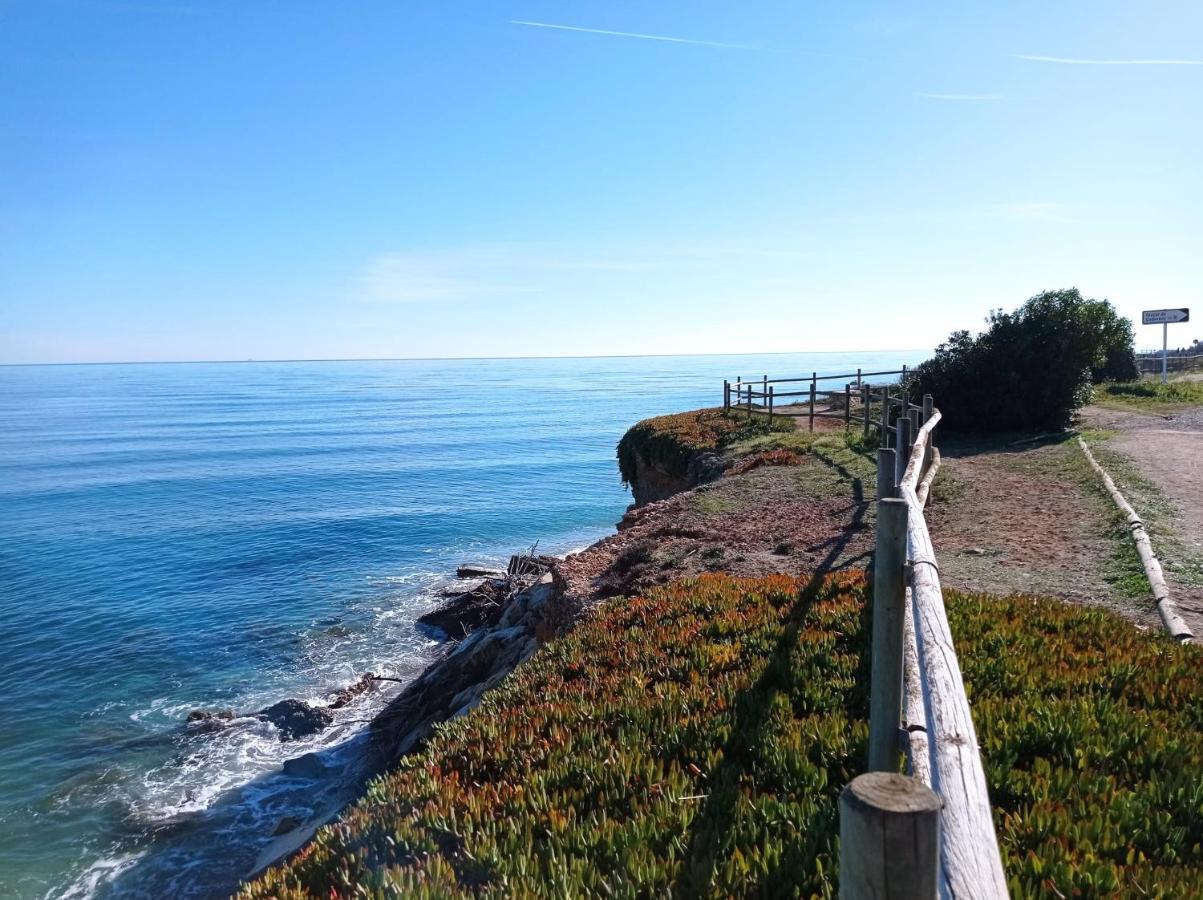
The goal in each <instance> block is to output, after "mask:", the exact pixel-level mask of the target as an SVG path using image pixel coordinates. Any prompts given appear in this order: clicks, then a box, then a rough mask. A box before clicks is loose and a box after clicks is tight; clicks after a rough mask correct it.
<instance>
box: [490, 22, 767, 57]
mask: <svg viewBox="0 0 1203 900" xmlns="http://www.w3.org/2000/svg"><path fill="white" fill-rule="evenodd" d="M510 24H511V25H523V26H525V27H527V28H551V29H554V30H556V31H576V32H579V33H581V34H604V35H607V36H609V37H624V38H636V39H638V40H641V41H664V42H666V43H669V44H696V45H697V46H700V47H720V48H722V49H724V50H754V49H756V48H755V47H752V46H750V45H748V44H725V43H722V42H721V41H696V40H693V39H691V38H682V37H669V36H667V35H663V34H640V33H639V32H636V31H609V30H607V29H605V28H582V27H581V26H579V25H556V24H553V23H551V22H530V21H527V20H525V19H510Z"/></svg>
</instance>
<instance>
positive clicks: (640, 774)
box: [243, 573, 1203, 900]
mask: <svg viewBox="0 0 1203 900" xmlns="http://www.w3.org/2000/svg"><path fill="white" fill-rule="evenodd" d="M865 593H866V587H865V581H864V578H863V576H862V575H860V574H858V573H848V574H842V575H838V576H832V577H829V578H826V579H819V580H814V581H807V580H805V579H793V578H787V577H784V576H777V577H770V578H763V579H745V580H740V579H732V578H730V577H728V576H725V575H706V576H702V577H701V578H698V579H697V580H694V581H686V582H678V583H675V584H670V585H666V586H665V587H663V588H657V589H656V590H653V591H651V592H650V593H649V594H648V596H646V597H643V598H636V599H633V600H623V601H616V602H611V603H609V604H606V605H605V606H603V607H602V609H601V610H600V611H599V612H598V613H597V614H596V615H595V616H594V617H593V618H592V619H590V620H589V621H587V622H585V623H583V624H582V625H581V626H580V627H579V628H578V629H577V630H576V631H574V632H573V633H572V634H571V635H569V636H568V637H567V638H565V639H563V640H561V641H558V642H554V643H552V644H549V645H547V646H545V647H544V648H543V649H542V650H541V651H540V652H539V653H538V654H537V655H536V656H535V657H534V658H532V659H531V660H530V661H529V662H527V663H526V664H524V665H523V666H521V667H520V668H519V669H518V670H517V671H516V672H515V673H514V675H513V676H512V677H511V678H510V679H509V680H508V681H507V682H506V683H504V684H503V685H502V686H501V687H499V688H498V689H497V690H495V691H494V692H492V693H490V694H488V695H486V697H485V699H484V700H483V701H482V704H481V706H480V707H479V708H478V709H476V710H475V711H473V712H472V713H470V714H469V715H467V716H465V717H463V718H462V719H459V720H456V721H454V722H451V723H448V724H446V725H444V726H442V727H441V728H440V729H439V731H438V733H437V735H436V736H435V737H434V738H433V739H432V740H431V742H430V743H429V745H428V746H427V747H426V749H425V750H424V751H422V752H421V753H418V754H416V755H413V756H411V757H407V758H405V759H403V760H402V761H401V762H400V763H399V764H398V766H397V768H396V770H395V771H394V772H392V773H390V774H388V775H386V776H384V777H382V778H380V779H378V780H377V781H375V782H374V783H373V784H372V785H371V786H370V788H369V790H368V792H367V795H366V797H365V798H364V799H363V800H361V801H360V802H359V803H358V804H356V805H355V806H354V807H352V808H351V809H349V810H347V811H346V812H345V813H344V814H343V816H342V817H341V818H340V819H339V820H338V821H337V822H336V823H335V824H334V825H331V826H328V827H326V828H323V829H322V830H321V831H320V832H319V833H318V836H317V837H316V839H315V840H314V841H313V842H312V843H311V844H310V845H309V846H308V847H307V848H305V849H304V850H302V851H301V852H300V853H299V854H298V855H297V856H296V857H295V858H293V859H292V860H290V861H289V862H287V863H285V864H283V865H282V866H279V867H276V868H274V869H272V870H270V871H269V872H268V873H266V874H265V875H264V876H263V877H262V878H260V879H259V880H258V881H256V882H255V883H253V884H252V885H250V886H248V887H247V888H246V889H245V890H244V894H243V895H244V896H245V897H247V898H267V897H274V898H280V900H287V898H316V897H352V896H354V897H385V896H388V897H393V896H406V897H408V896H415V897H423V896H451V895H483V896H498V897H500V896H509V895H511V894H515V893H520V894H523V895H526V896H534V897H541V896H589V895H594V896H599V895H606V896H613V895H617V896H637V895H638V896H659V895H665V894H668V893H676V894H678V895H682V896H748V895H753V894H764V895H768V896H817V897H832V896H835V895H836V892H837V891H838V886H837V884H836V877H837V875H838V808H837V798H838V795H839V791H840V789H841V788H842V787H843V785H844V784H846V783H847V782H848V781H849V780H851V778H853V777H854V776H855V775H857V774H858V773H859V772H860V771H861V767H862V761H863V759H864V755H865V749H866V747H865V745H866V739H867V726H866V724H865V718H866V714H867V704H868V695H867V692H866V686H867V684H868V664H869V663H868V652H867V651H868V635H869V633H870V631H871V626H870V623H869V621H868V618H867V616H866V615H865V605H864V603H865ZM946 599H947V603H948V610H949V619H950V623H951V625H952V629H953V634H954V637H955V639H956V642H957V647H958V652H959V655H960V662H961V667H962V670H963V672H964V675H965V682H966V687H967V690H968V692H969V695H970V699H971V702H972V704H973V711H974V721H975V724H976V726H977V732H978V738H979V741H980V743H981V746H982V754H983V759H984V762H985V767H986V777H987V780H988V782H989V786H990V791H991V797H992V800H993V803H994V806H995V821H996V826H997V832H998V838H999V844H1000V847H1001V850H1002V854H1003V862H1004V868H1005V870H1006V873H1007V877H1008V880H1009V882H1010V887H1011V892H1012V894H1013V896H1015V897H1050V896H1052V897H1055V896H1063V897H1187V896H1203V849H1201V844H1203V700H1201V699H1200V698H1203V665H1200V663H1203V654H1201V653H1200V651H1199V649H1198V648H1196V647H1190V646H1180V645H1178V644H1175V643H1173V642H1171V641H1170V640H1168V639H1166V638H1164V637H1162V636H1160V635H1148V634H1142V633H1140V632H1138V631H1137V630H1136V629H1134V628H1133V627H1132V626H1131V624H1130V623H1128V622H1127V621H1125V620H1123V619H1120V618H1118V617H1117V616H1114V615H1111V614H1109V613H1106V612H1103V611H1099V610H1087V609H1082V608H1080V607H1072V606H1068V605H1065V604H1062V603H1059V602H1057V601H1052V600H1038V599H1034V598H1031V597H1012V598H1008V599H999V598H997V597H990V596H985V595H962V594H957V593H955V592H948V595H947V598H946Z"/></svg>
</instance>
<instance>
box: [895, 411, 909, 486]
mask: <svg viewBox="0 0 1203 900" xmlns="http://www.w3.org/2000/svg"><path fill="white" fill-rule="evenodd" d="M894 427H895V429H896V434H895V436H894V488H895V490H897V488H898V485H900V484H902V476H903V474H904V473H905V472H906V464H907V461H908V460H909V459H910V458H911V441H912V440H913V437H912V435H911V420H910V417H909V416H905V415H903V416H899V417H898V421H897V422H895V423H894Z"/></svg>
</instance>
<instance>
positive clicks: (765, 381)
mask: <svg viewBox="0 0 1203 900" xmlns="http://www.w3.org/2000/svg"><path fill="white" fill-rule="evenodd" d="M768 393H769V376H768V375H765V376H764V377H763V378H762V379H760V400H761V402H764V399H765V397H766V396H767V395H768Z"/></svg>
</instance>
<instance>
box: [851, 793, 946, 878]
mask: <svg viewBox="0 0 1203 900" xmlns="http://www.w3.org/2000/svg"><path fill="white" fill-rule="evenodd" d="M941 806H942V804H941V802H940V798H939V797H938V796H937V795H936V793H935V792H934V791H933V790H932V789H931V788H929V787H928V786H927V785H925V784H924V783H923V782H922V781H920V780H919V779H918V778H911V777H910V776H907V775H898V774H895V773H886V772H870V773H867V774H865V775H858V776H857V777H856V778H854V779H853V780H852V783H851V784H849V785H848V786H847V787H846V788H844V790H843V792H842V793H841V794H840V900H879V898H881V897H897V898H899V900H935V897H936V884H937V876H938V873H939V869H940V809H941Z"/></svg>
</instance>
